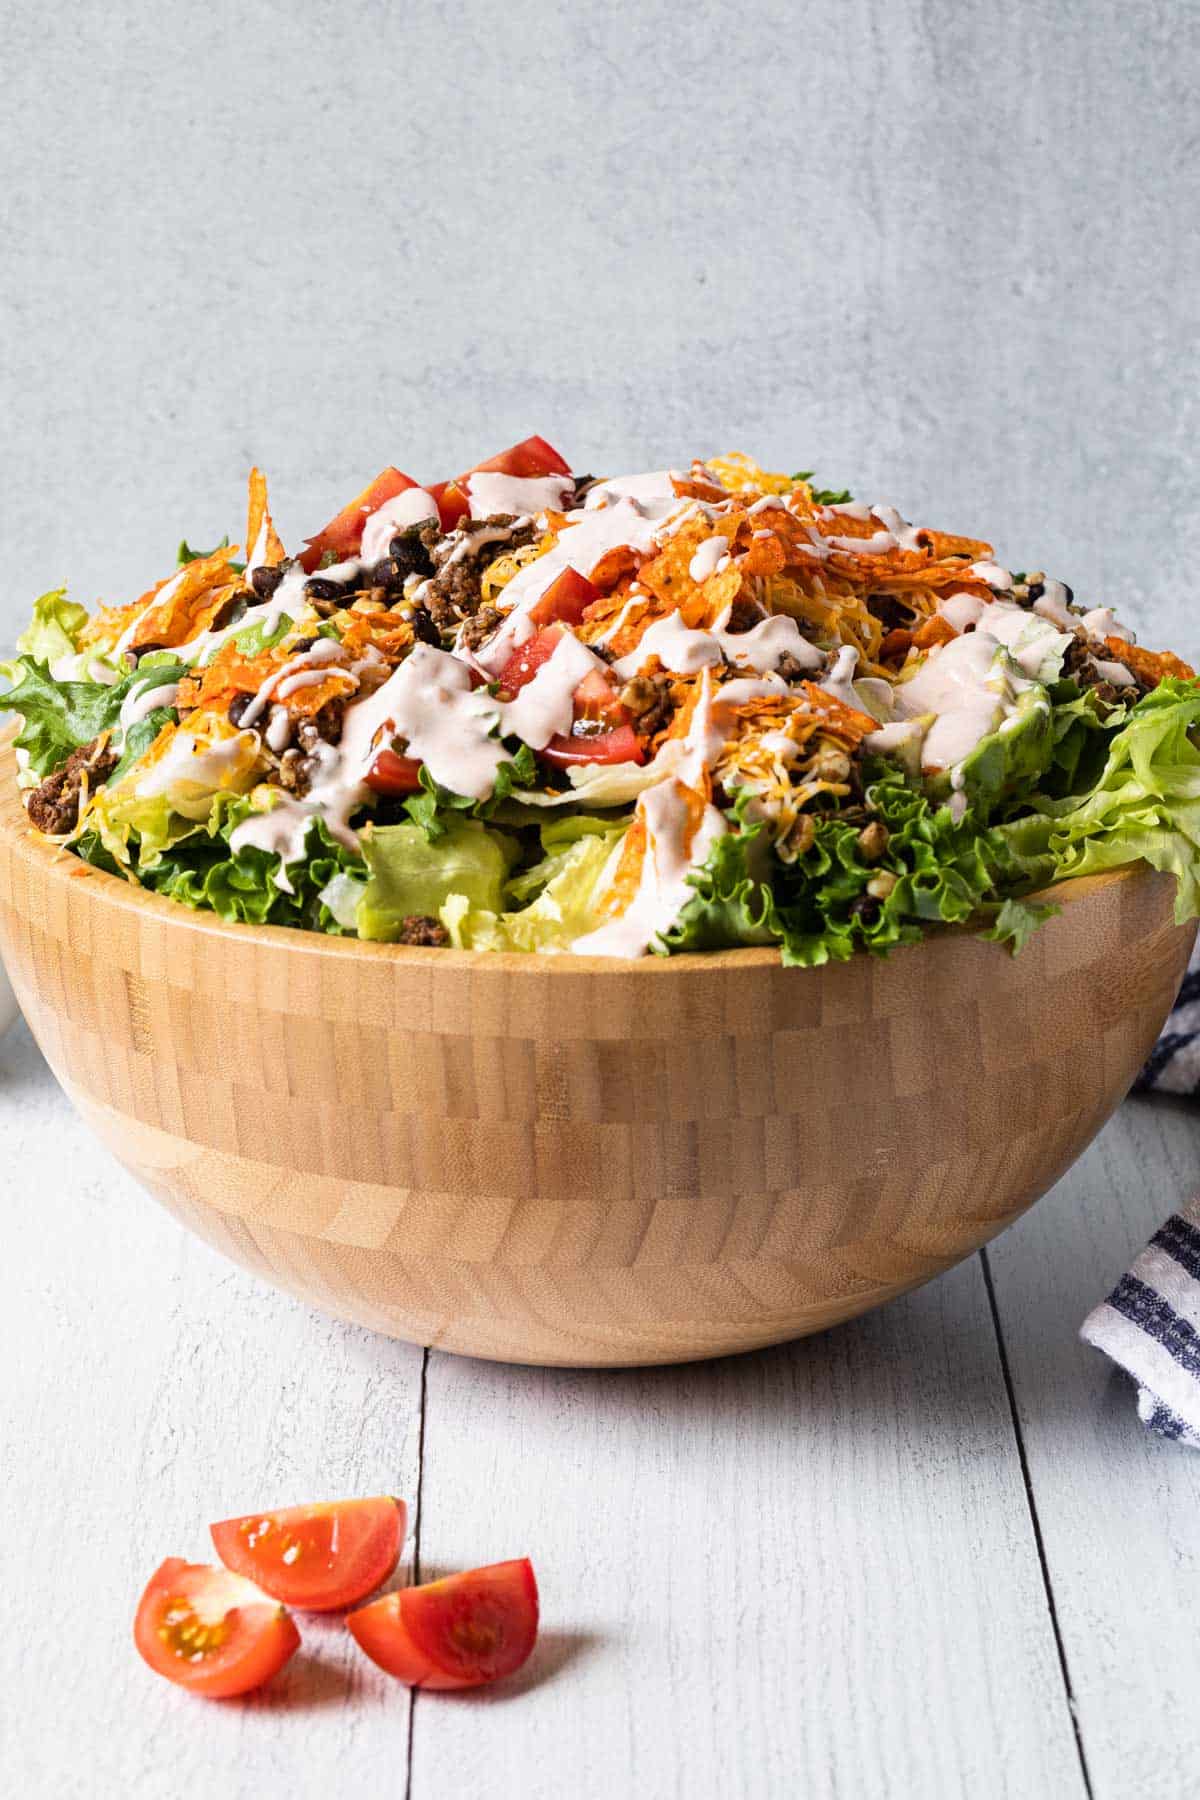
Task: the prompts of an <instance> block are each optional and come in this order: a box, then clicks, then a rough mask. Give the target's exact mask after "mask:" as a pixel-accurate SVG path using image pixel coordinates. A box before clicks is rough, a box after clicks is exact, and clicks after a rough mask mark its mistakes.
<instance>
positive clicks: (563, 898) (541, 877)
mask: <svg viewBox="0 0 1200 1800" xmlns="http://www.w3.org/2000/svg"><path fill="white" fill-rule="evenodd" d="M624 829H625V827H624V826H623V825H621V826H618V827H615V828H614V829H612V830H609V831H606V832H600V833H596V832H591V831H589V832H585V833H583V834H582V835H581V836H578V837H576V838H575V840H574V841H573V842H571V843H567V844H566V845H565V846H564V847H563V848H562V849H559V850H556V851H554V852H553V854H552V855H550V856H548V857H547V858H545V860H544V862H543V863H541V864H539V865H538V866H537V870H536V873H537V877H538V883H539V885H540V892H539V893H538V895H537V898H536V899H535V900H534V901H532V903H531V904H530V905H528V906H522V907H521V908H520V910H519V911H517V912H505V913H501V912H499V911H498V910H496V909H494V908H493V909H487V908H481V907H477V906H473V905H472V904H471V902H470V900H469V899H468V898H467V896H466V895H465V894H462V893H455V894H451V895H450V896H449V898H448V900H447V901H446V903H445V904H444V905H443V906H442V908H441V910H440V913H439V917H440V918H441V921H442V924H443V925H444V926H445V927H446V929H447V931H448V932H449V933H450V940H451V942H452V943H453V944H454V945H455V947H456V948H457V949H460V950H522V951H542V952H547V951H560V950H565V949H566V948H567V947H568V946H569V945H570V944H571V943H573V942H574V940H575V939H576V938H578V937H582V936H583V935H584V933H585V932H588V931H591V930H593V929H594V928H595V926H596V925H597V924H598V923H599V921H598V919H597V918H596V916H595V911H594V907H593V901H594V899H595V894H596V888H597V885H598V883H599V880H600V877H601V875H602V874H603V873H604V869H605V866H606V865H607V863H608V860H609V857H610V856H611V855H612V854H613V851H614V850H615V848H616V846H617V844H618V843H619V842H620V839H621V837H622V835H623V833H624ZM534 873H535V871H534V870H529V871H527V872H526V875H525V876H522V877H518V878H517V880H516V881H513V882H511V883H510V884H509V888H508V893H509V896H510V897H511V898H516V897H519V895H516V894H514V891H513V890H514V889H519V890H520V894H524V893H525V892H527V891H528V878H529V877H530V876H532V875H533V874H534Z"/></svg>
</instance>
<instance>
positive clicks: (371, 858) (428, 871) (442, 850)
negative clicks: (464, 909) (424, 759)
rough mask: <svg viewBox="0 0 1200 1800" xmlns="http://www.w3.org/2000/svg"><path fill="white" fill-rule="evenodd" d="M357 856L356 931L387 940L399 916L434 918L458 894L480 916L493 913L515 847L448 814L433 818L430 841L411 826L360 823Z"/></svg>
mask: <svg viewBox="0 0 1200 1800" xmlns="http://www.w3.org/2000/svg"><path fill="white" fill-rule="evenodd" d="M362 853H363V858H364V860H365V862H366V865H367V877H368V879H367V885H366V888H365V889H364V891H363V895H362V898H361V900H360V901H359V903H358V914H357V923H358V934H359V936H360V937H363V938H370V939H372V940H374V941H376V942H380V943H394V942H395V940H396V939H397V938H398V937H399V936H400V930H401V927H402V925H403V923H404V920H405V919H406V918H408V917H410V916H412V915H414V914H415V915H417V916H418V917H421V918H434V919H436V918H437V916H438V914H439V913H440V911H441V909H442V907H443V906H444V904H445V902H446V900H447V899H448V898H449V896H450V895H451V894H462V895H464V896H465V897H466V899H467V902H468V904H469V905H470V906H471V907H474V908H477V909H479V910H480V911H483V912H499V911H500V909H501V907H502V905H503V896H504V882H505V879H506V877H507V875H508V871H509V869H510V868H511V867H512V865H513V863H514V861H515V860H516V857H517V854H518V845H517V843H516V841H515V840H514V839H513V838H510V837H509V836H508V835H507V834H506V833H505V832H501V831H495V830H493V829H491V828H490V827H489V826H487V825H485V824H483V822H482V821H481V820H479V819H465V818H463V817H462V816H461V815H453V814H451V815H449V816H444V817H443V818H442V819H441V820H440V829H439V830H438V833H437V836H436V837H434V838H431V837H430V836H429V834H428V833H427V832H426V831H425V830H424V829H423V827H422V826H421V825H419V824H417V823H415V822H414V823H412V824H406V825H378V826H372V825H367V826H366V827H365V828H364V830H363V833H362Z"/></svg>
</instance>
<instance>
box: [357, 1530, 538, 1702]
mask: <svg viewBox="0 0 1200 1800" xmlns="http://www.w3.org/2000/svg"><path fill="white" fill-rule="evenodd" d="M346 1623H347V1625H348V1626H349V1627H350V1630H351V1631H352V1632H353V1634H354V1637H355V1639H356V1641H357V1642H358V1645H359V1647H360V1649H362V1650H365V1652H366V1654H367V1655H368V1656H369V1657H370V1658H371V1661H372V1662H376V1663H378V1664H379V1667H380V1668H381V1669H386V1670H387V1672H388V1674H389V1675H394V1676H395V1677H396V1679H397V1680H398V1681H405V1682H407V1683H408V1685H409V1686H410V1687H422V1688H466V1687H481V1686H482V1685H483V1684H484V1683H485V1682H489V1681H499V1680H500V1678H501V1677H502V1676H504V1675H511V1674H513V1673H514V1671H515V1670H517V1669H519V1668H520V1667H521V1664H522V1663H523V1662H525V1661H526V1659H527V1658H528V1656H529V1653H530V1651H531V1650H532V1649H533V1646H534V1643H535V1642H536V1640H537V1629H538V1591H537V1582H536V1581H535V1579H534V1574H533V1566H532V1564H531V1563H530V1561H529V1559H528V1557H524V1556H523V1557H521V1558H519V1560H517V1561H516V1562H503V1563H493V1564H492V1565H491V1566H490V1567H489V1568H486V1569H472V1570H470V1571H469V1573H467V1574H464V1575H450V1576H447V1577H446V1579H445V1580H444V1581H430V1582H427V1583H426V1584H425V1585H424V1586H422V1587H411V1588H401V1589H400V1591H399V1593H395V1594H385V1595H384V1596H383V1598H382V1599H380V1600H374V1601H372V1602H371V1605H370V1606H364V1607H363V1608H362V1610H361V1611H360V1612H354V1613H351V1614H350V1616H349V1618H348V1619H347V1620H346Z"/></svg>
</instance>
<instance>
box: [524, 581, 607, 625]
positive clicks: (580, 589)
mask: <svg viewBox="0 0 1200 1800" xmlns="http://www.w3.org/2000/svg"><path fill="white" fill-rule="evenodd" d="M599 598H600V589H599V588H596V587H593V586H592V584H591V582H590V581H589V580H588V578H587V576H586V575H581V574H580V573H579V571H578V569H564V570H563V572H562V574H561V575H559V576H557V577H556V578H555V580H553V581H552V582H551V583H550V586H549V587H548V588H547V589H546V591H545V593H544V594H542V595H541V597H540V598H539V599H538V600H537V601H536V602H535V604H534V605H533V606H531V607H530V609H529V616H530V618H531V619H532V620H533V622H534V624H535V625H550V624H552V623H553V622H554V620H555V619H561V620H563V622H564V623H565V624H567V625H578V624H579V621H580V620H581V619H582V618H583V615H584V613H585V612H586V611H587V609H588V607H589V606H590V605H591V604H592V602H593V600H598V599H599Z"/></svg>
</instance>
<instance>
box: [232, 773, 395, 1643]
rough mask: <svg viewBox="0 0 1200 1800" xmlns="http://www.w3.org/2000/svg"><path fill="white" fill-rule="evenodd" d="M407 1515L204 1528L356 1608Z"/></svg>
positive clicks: (331, 1607) (312, 1599) (370, 1507)
mask: <svg viewBox="0 0 1200 1800" xmlns="http://www.w3.org/2000/svg"><path fill="white" fill-rule="evenodd" d="M397 760H399V759H397ZM407 1520H408V1509H407V1508H406V1506H405V1504H404V1502H403V1500H395V1499H393V1498H392V1496H391V1495H390V1494H381V1495H378V1496H376V1497H375V1498H373V1499H370V1500H334V1501H330V1502H327V1503H325V1504H323V1505H318V1506H288V1507H283V1508H281V1509H277V1510H275V1511H272V1512H256V1513H249V1514H247V1515H246V1517H244V1518H241V1519H222V1520H221V1521H220V1522H219V1523H218V1524H216V1525H210V1526H209V1531H210V1533H211V1535H212V1541H213V1544H214V1545H215V1547H216V1552H217V1555H218V1556H219V1557H220V1558H221V1561H222V1562H223V1563H224V1564H225V1567H226V1568H227V1569H233V1570H234V1571H235V1572H236V1573H237V1574H238V1575H243V1576H245V1577H246V1579H247V1580H249V1581H253V1582H256V1583H257V1585H258V1586H259V1587H260V1588H262V1590H263V1592H264V1593H267V1594H270V1595H271V1596H272V1598H273V1599H275V1600H282V1601H285V1602H286V1603H287V1605H289V1606H297V1607H302V1608H303V1609H304V1610H305V1611H306V1612H333V1611H335V1610H336V1609H337V1608H338V1607H341V1606H355V1605H357V1603H358V1602H359V1601H360V1600H365V1599H366V1597H367V1595H368V1594H373V1593H374V1592H375V1589H376V1588H377V1587H380V1586H381V1585H382V1584H383V1583H384V1582H385V1581H386V1580H387V1578H388V1576H389V1575H390V1574H391V1573H392V1570H393V1569H394V1568H395V1567H396V1564H397V1563H398V1562H399V1560H400V1547H401V1545H402V1544H403V1542H404V1530H405V1526H406V1524H407Z"/></svg>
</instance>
